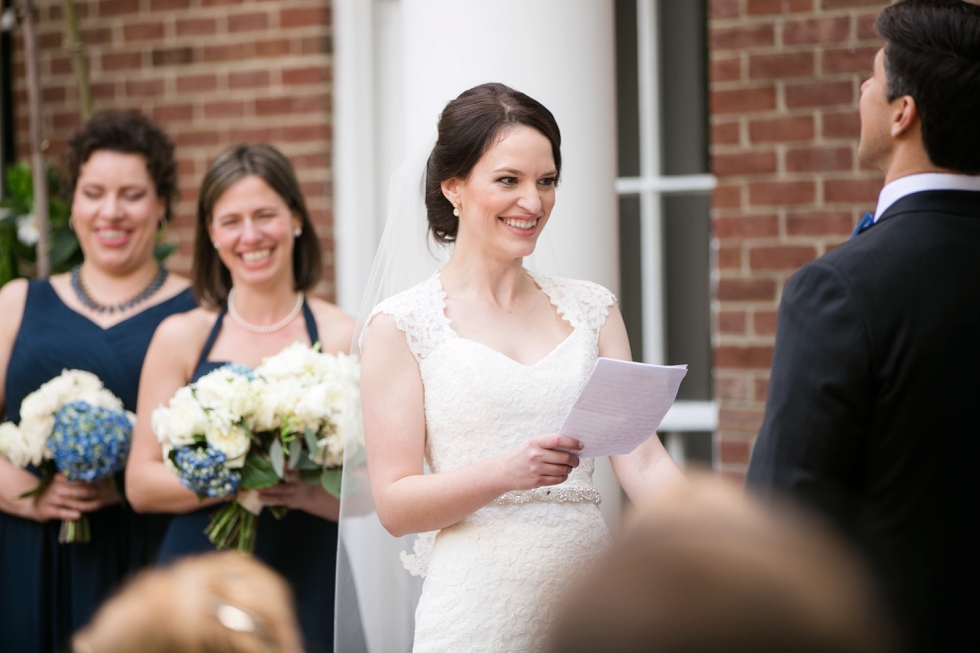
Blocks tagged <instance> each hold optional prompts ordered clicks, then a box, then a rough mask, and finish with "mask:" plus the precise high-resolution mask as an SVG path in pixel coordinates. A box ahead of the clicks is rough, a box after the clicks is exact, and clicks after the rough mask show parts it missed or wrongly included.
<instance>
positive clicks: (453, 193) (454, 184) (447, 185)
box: [440, 177, 461, 204]
mask: <svg viewBox="0 0 980 653" xmlns="http://www.w3.org/2000/svg"><path fill="white" fill-rule="evenodd" d="M440 185H441V186H442V195H443V197H445V198H446V199H447V200H449V203H450V204H459V190H460V185H461V184H460V183H459V179H457V178H456V177H453V178H452V179H447V180H446V181H444V182H442V184H440Z"/></svg>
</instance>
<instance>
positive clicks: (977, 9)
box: [748, 0, 980, 651]
mask: <svg viewBox="0 0 980 653" xmlns="http://www.w3.org/2000/svg"><path fill="white" fill-rule="evenodd" d="M877 30H878V34H879V35H880V36H882V37H883V38H884V39H885V47H884V48H883V49H882V50H880V51H879V52H878V54H877V56H876V57H875V59H874V74H873V75H872V76H871V77H870V78H869V79H868V80H867V81H865V82H864V84H863V85H862V86H861V100H860V113H861V140H860V145H859V149H858V154H859V156H860V158H861V160H862V161H864V162H865V163H867V164H869V165H872V166H874V167H876V168H878V169H880V170H881V171H882V172H884V173H885V181H886V185H885V187H884V189H883V190H882V191H881V195H880V196H879V198H878V206H877V208H876V209H875V211H874V213H873V214H869V215H867V216H865V218H864V219H863V220H861V222H860V223H859V225H858V227H857V229H855V234H854V236H853V237H852V239H851V240H850V241H849V242H847V243H845V244H843V245H841V246H840V247H838V248H836V249H834V250H833V251H832V252H830V253H829V254H827V255H826V256H824V257H822V258H821V259H819V260H817V261H815V262H813V263H811V264H809V265H807V266H805V267H804V268H803V269H801V270H800V271H799V272H797V273H796V274H795V275H794V276H793V277H792V279H790V281H789V283H788V284H787V285H786V289H785V291H784V292H783V298H782V302H781V306H780V311H779V328H778V332H777V335H776V350H775V355H774V358H773V363H772V375H771V378H770V383H769V397H768V399H767V404H766V416H765V420H764V422H763V425H762V430H761V432H760V434H759V438H758V441H757V443H756V445H755V450H754V451H753V454H752V461H751V464H750V466H749V474H748V480H749V484H750V486H752V487H754V488H755V489H756V490H761V491H763V492H766V491H771V490H782V491H784V492H788V493H790V494H792V495H794V496H796V497H798V498H799V499H801V500H803V501H805V502H807V503H809V504H810V505H812V506H813V507H815V508H816V509H817V510H818V511H820V512H823V513H824V514H825V515H826V516H828V517H829V518H830V519H831V520H832V521H833V522H835V523H836V524H837V525H838V526H839V527H840V528H841V529H842V530H843V531H844V532H846V533H847V534H849V535H850V536H851V537H852V538H853V540H854V541H855V542H856V543H857V544H858V545H859V546H860V547H861V549H862V550H863V552H864V553H865V555H866V556H867V559H868V561H869V562H870V564H871V566H872V568H873V570H874V572H875V573H876V575H877V578H878V580H879V583H880V589H881V593H882V596H883V598H884V599H885V600H886V602H887V604H888V607H889V608H890V609H891V611H892V614H893V616H894V618H895V621H896V623H897V625H898V626H899V628H901V629H902V630H903V631H904V633H905V635H906V637H907V638H908V643H909V645H910V648H911V650H914V651H980V573H978V561H980V410H978V407H980V177H978V176H977V175H978V174H980V6H978V5H976V4H972V3H968V2H964V1H962V0H904V1H902V2H899V3H897V4H895V5H892V6H890V7H888V8H887V9H885V10H884V11H883V12H882V14H881V16H880V17H879V18H878V22H877Z"/></svg>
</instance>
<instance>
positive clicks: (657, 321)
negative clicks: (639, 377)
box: [636, 0, 665, 363]
mask: <svg viewBox="0 0 980 653" xmlns="http://www.w3.org/2000/svg"><path fill="white" fill-rule="evenodd" d="M636 32H637V35H636V36H637V48H636V49H637V57H638V61H637V76H638V80H637V82H638V87H639V104H640V107H639V108H640V174H641V176H642V177H644V178H649V179H653V178H657V177H659V176H660V100H659V97H658V95H659V92H658V89H659V88H660V79H659V70H660V61H659V58H658V56H657V33H658V32H657V0H637V3H636ZM663 266H664V260H663V220H662V216H661V215H660V196H659V195H657V194H656V193H654V192H651V191H645V192H642V193H640V286H641V296H642V298H643V299H642V313H643V361H644V362H646V363H663V362H664V355H665V352H664V324H665V319H664V287H663Z"/></svg>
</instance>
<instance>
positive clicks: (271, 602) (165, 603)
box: [73, 552, 303, 653]
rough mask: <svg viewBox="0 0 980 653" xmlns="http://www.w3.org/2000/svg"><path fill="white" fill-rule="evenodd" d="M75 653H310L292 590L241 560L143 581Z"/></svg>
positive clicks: (223, 556) (186, 567) (226, 556)
mask: <svg viewBox="0 0 980 653" xmlns="http://www.w3.org/2000/svg"><path fill="white" fill-rule="evenodd" d="M73 645H74V648H73V650H74V653H164V652H172V651H181V653H273V652H274V653H302V651H303V647H302V644H301V638H300V634H299V626H298V624H297V622H296V617H295V613H294V611H293V601H292V597H291V595H290V593H289V588H288V587H287V585H286V584H285V582H284V581H283V580H282V579H281V578H279V576H277V575H276V574H275V573H274V572H273V571H271V570H270V569H269V568H268V567H266V566H265V565H263V564H261V563H260V562H257V561H256V560H254V559H253V558H250V557H248V556H245V555H242V554H240V553H235V552H226V553H210V554H206V555H202V556H196V557H193V558H187V559H185V560H182V561H181V562H178V563H176V564H174V565H173V566H171V567H168V568H166V569H163V570H150V571H145V572H143V573H142V574H140V575H139V576H138V577H137V578H136V580H134V581H133V582H132V583H130V584H129V585H128V586H126V587H125V588H124V589H123V590H122V591H121V592H120V593H119V594H118V595H116V596H115V597H113V598H112V599H110V600H109V601H107V602H106V603H105V605H103V606H102V608H101V609H100V610H99V612H98V613H97V614H96V615H95V617H94V619H93V620H92V622H91V623H90V624H89V625H88V626H87V627H86V628H85V629H84V630H82V631H81V632H79V633H78V634H77V635H75V638H74V642H73Z"/></svg>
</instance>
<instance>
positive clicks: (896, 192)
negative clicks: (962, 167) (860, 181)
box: [875, 172, 980, 222]
mask: <svg viewBox="0 0 980 653" xmlns="http://www.w3.org/2000/svg"><path fill="white" fill-rule="evenodd" d="M924 190H973V191H980V176H971V175H956V174H950V173H945V172H921V173H919V174H917V175H908V176H907V177H899V178H898V179H896V180H895V181H893V182H891V183H889V184H887V185H886V186H885V187H884V188H882V189H881V193H880V194H879V195H878V208H876V209H875V222H878V218H880V217H881V214H882V213H884V212H885V211H887V210H888V207H890V206H891V205H892V204H894V203H895V202H897V201H898V200H900V199H902V198H903V197H905V196H906V195H911V194H912V193H921V192H922V191H924Z"/></svg>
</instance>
